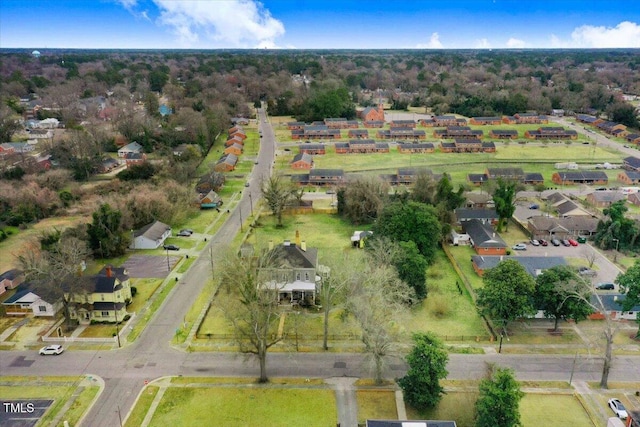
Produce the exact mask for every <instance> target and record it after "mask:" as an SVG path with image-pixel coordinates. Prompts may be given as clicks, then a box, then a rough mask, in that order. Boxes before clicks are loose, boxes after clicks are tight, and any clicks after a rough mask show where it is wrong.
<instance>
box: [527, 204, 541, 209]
mask: <svg viewBox="0 0 640 427" xmlns="http://www.w3.org/2000/svg"><path fill="white" fill-rule="evenodd" d="M529 209H540V205H537V204H535V203H532V204H530V205H529Z"/></svg>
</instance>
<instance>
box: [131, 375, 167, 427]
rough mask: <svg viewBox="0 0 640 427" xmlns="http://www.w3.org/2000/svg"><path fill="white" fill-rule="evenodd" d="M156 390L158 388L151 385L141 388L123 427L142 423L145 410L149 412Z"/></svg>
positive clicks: (133, 426) (136, 426)
mask: <svg viewBox="0 0 640 427" xmlns="http://www.w3.org/2000/svg"><path fill="white" fill-rule="evenodd" d="M158 390H159V388H158V387H156V386H153V385H149V386H147V387H145V388H144V389H143V390H142V393H140V396H138V400H137V401H136V404H135V406H134V407H133V409H132V410H131V412H130V413H129V416H128V417H127V420H126V422H125V423H124V426H125V427H138V426H141V425H142V421H144V418H145V417H146V415H147V412H149V407H150V406H151V402H153V399H155V397H156V394H158Z"/></svg>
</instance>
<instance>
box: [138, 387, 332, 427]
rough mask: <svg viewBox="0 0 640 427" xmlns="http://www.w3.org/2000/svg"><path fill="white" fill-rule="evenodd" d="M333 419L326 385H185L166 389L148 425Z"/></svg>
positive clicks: (321, 423) (229, 426)
mask: <svg viewBox="0 0 640 427" xmlns="http://www.w3.org/2000/svg"><path fill="white" fill-rule="evenodd" d="M302 402H304V404H301V403H302ZM336 421H337V412H336V405H335V396H334V392H333V391H332V390H328V389H302V388H275V387H269V386H254V387H224V388H222V387H218V388H210V387H207V388H198V387H189V388H169V389H167V391H166V392H165V394H164V396H163V398H162V401H161V402H160V405H159V406H158V408H157V409H156V412H155V414H154V415H153V418H152V420H151V423H150V426H152V427H153V426H168V425H170V426H173V427H186V426H203V425H212V423H213V424H215V425H220V426H226V427H234V426H242V427H245V426H274V427H275V426H318V427H325V426H332V425H336Z"/></svg>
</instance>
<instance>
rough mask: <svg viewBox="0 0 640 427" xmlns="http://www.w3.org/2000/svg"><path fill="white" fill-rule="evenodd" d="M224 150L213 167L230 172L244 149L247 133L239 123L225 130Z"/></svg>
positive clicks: (217, 170) (218, 170)
mask: <svg viewBox="0 0 640 427" xmlns="http://www.w3.org/2000/svg"><path fill="white" fill-rule="evenodd" d="M227 134H228V135H227V140H226V141H225V143H224V147H225V148H224V151H223V153H222V156H221V157H220V158H219V159H218V161H217V162H216V164H215V165H214V167H213V170H215V171H216V172H230V171H232V170H234V169H235V168H236V164H237V163H238V158H239V157H240V155H241V154H242V153H243V151H244V140H245V139H247V134H246V133H245V131H244V129H243V128H242V127H241V126H239V125H234V126H232V127H231V128H229V130H228V132H227Z"/></svg>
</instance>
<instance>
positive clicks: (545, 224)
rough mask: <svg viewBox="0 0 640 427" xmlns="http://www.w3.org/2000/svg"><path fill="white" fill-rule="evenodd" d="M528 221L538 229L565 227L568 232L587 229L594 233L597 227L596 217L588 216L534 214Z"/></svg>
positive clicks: (551, 229) (550, 229)
mask: <svg viewBox="0 0 640 427" xmlns="http://www.w3.org/2000/svg"><path fill="white" fill-rule="evenodd" d="M529 223H530V224H531V225H533V227H535V229H536V230H538V231H545V232H548V231H553V230H558V229H565V230H567V231H568V232H570V233H575V232H577V231H588V232H589V233H595V231H596V229H597V228H598V218H593V217H590V216H577V217H568V218H554V217H546V216H534V217H531V218H530V219H529Z"/></svg>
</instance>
